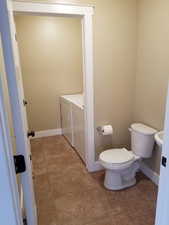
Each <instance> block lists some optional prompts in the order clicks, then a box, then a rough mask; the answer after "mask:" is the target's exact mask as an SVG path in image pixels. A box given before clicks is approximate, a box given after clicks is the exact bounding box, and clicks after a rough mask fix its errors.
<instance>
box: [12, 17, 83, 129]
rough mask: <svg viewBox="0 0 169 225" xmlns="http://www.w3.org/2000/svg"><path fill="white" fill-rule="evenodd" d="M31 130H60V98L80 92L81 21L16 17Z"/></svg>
mask: <svg viewBox="0 0 169 225" xmlns="http://www.w3.org/2000/svg"><path fill="white" fill-rule="evenodd" d="M15 22H16V28H17V39H18V44H19V50H20V58H21V66H22V74H23V84H24V91H25V98H26V100H27V101H28V105H27V114H28V124H29V128H30V129H34V130H35V131H39V130H48V129H56V128H60V127H61V125H60V106H59V96H60V95H63V94H73V93H80V92H82V91H83V88H82V86H83V75H82V47H81V21H80V19H78V18H66V17H65V18H64V17H49V16H44V17H42V16H30V15H16V16H15Z"/></svg>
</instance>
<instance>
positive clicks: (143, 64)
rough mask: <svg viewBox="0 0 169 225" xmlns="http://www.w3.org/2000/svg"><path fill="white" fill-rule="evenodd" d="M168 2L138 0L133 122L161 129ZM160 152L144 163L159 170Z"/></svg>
mask: <svg viewBox="0 0 169 225" xmlns="http://www.w3.org/2000/svg"><path fill="white" fill-rule="evenodd" d="M168 12H169V1H167V0H148V1H147V0H138V16H137V17H138V26H137V36H138V43H137V46H138V49H137V72H136V87H135V93H136V94H135V108H134V121H139V122H143V123H145V124H147V125H150V126H152V127H154V128H156V129H157V130H162V129H163V125H164V116H165V102H166V95H167V86H168V79H169V63H168V62H169V61H168V60H169V26H168V21H169V13H168ZM160 155H161V151H160V149H158V148H155V151H154V152H153V158H152V159H151V160H147V161H146V163H147V165H148V166H150V167H151V168H152V169H153V170H155V171H156V172H159V165H160Z"/></svg>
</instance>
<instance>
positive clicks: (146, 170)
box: [140, 162, 159, 186]
mask: <svg viewBox="0 0 169 225" xmlns="http://www.w3.org/2000/svg"><path fill="white" fill-rule="evenodd" d="M140 170H141V171H142V173H144V175H146V176H147V177H148V178H149V179H150V180H151V181H152V182H153V183H155V184H156V185H157V186H158V184H159V175H158V174H157V173H156V172H154V171H153V170H152V169H150V168H149V167H148V166H147V165H146V164H145V163H144V162H141V167H140Z"/></svg>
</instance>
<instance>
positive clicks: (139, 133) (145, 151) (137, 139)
mask: <svg viewBox="0 0 169 225" xmlns="http://www.w3.org/2000/svg"><path fill="white" fill-rule="evenodd" d="M130 131H131V149H132V151H133V153H134V154H135V155H138V156H140V157H141V158H150V157H151V156H152V151H153V147H154V142H155V140H154V134H155V133H156V132H157V131H156V130H155V129H153V128H151V127H148V126H146V125H144V124H141V123H134V124H132V125H131V128H130Z"/></svg>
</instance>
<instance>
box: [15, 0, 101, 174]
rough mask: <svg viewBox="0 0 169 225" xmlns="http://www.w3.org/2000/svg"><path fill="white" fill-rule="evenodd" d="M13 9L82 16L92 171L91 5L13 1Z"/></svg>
mask: <svg viewBox="0 0 169 225" xmlns="http://www.w3.org/2000/svg"><path fill="white" fill-rule="evenodd" d="M13 10H14V11H15V12H17V13H31V14H41V15H42V14H48V15H50V14H53V15H58V14H60V15H68V16H80V17H82V43H83V80H84V82H83V85H84V88H83V90H84V103H85V107H84V115H85V158H86V167H87V169H88V171H94V168H95V165H97V163H96V162H95V143H94V90H93V24H92V22H93V21H92V20H93V18H92V15H93V13H94V11H93V7H89V6H83V7H82V6H79V5H71V4H70V5H65V4H61V3H59V4H47V3H43V4H42V3H36V2H34V3H33V2H32V3H30V2H16V1H14V2H13Z"/></svg>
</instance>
